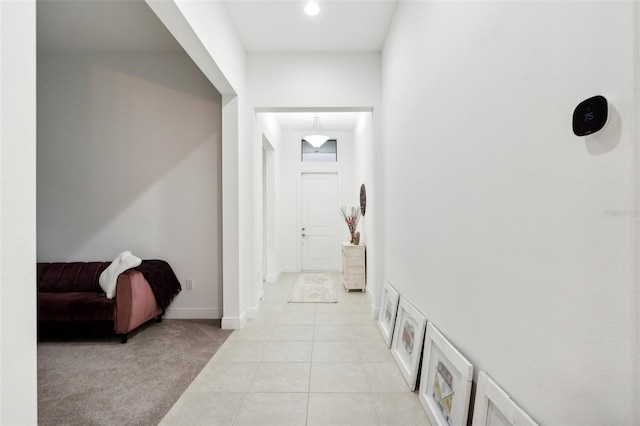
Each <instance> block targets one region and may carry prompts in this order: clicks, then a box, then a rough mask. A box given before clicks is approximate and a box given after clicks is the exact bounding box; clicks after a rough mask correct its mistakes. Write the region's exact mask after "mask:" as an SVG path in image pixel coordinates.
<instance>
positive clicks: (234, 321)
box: [220, 311, 247, 330]
mask: <svg viewBox="0 0 640 426" xmlns="http://www.w3.org/2000/svg"><path fill="white" fill-rule="evenodd" d="M246 323H247V311H244V312H243V313H242V314H241V315H240V316H239V317H222V322H221V324H220V328H222V329H223V330H240V329H241V328H242V327H244V326H245V324H246Z"/></svg>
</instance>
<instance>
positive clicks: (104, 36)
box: [0, 0, 398, 131]
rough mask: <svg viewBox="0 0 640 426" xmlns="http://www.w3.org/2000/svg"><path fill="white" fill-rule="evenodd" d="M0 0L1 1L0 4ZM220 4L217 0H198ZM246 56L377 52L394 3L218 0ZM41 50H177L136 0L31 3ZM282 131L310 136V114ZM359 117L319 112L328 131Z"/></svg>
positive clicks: (290, 119)
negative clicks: (310, 5) (310, 11)
mask: <svg viewBox="0 0 640 426" xmlns="http://www.w3.org/2000/svg"><path fill="white" fill-rule="evenodd" d="M0 1H2V0H0ZM203 1H221V0H203ZM223 1H224V2H225V4H226V6H227V9H228V11H229V14H230V16H231V19H232V21H233V23H234V25H235V26H236V28H237V30H238V34H239V37H240V39H241V40H242V42H243V44H244V46H245V50H246V51H247V52H262V53H268V52H278V53H283V52H289V53H315V52H323V53H326V52H379V51H380V50H381V49H382V45H383V43H384V40H385V37H386V35H387V31H388V28H389V25H390V22H391V20H392V18H393V15H394V13H395V9H396V5H397V2H398V0H318V2H319V5H320V13H319V14H318V15H316V16H315V17H310V16H307V15H306V14H305V13H304V6H305V4H306V0H223ZM36 4H37V25H38V27H37V43H38V51H39V52H40V53H142V52H144V53H154V52H162V53H175V52H183V50H182V47H181V46H180V45H179V43H178V42H177V41H176V40H175V39H174V38H173V36H172V35H171V33H170V32H169V31H168V30H167V29H166V28H165V26H164V25H163V24H162V23H161V22H160V20H159V19H158V17H157V16H156V15H155V14H154V13H153V11H151V9H150V8H149V6H147V4H146V3H145V2H144V1H142V0H37V3H36ZM275 114H276V118H277V120H278V122H279V124H280V127H281V128H282V130H283V131H289V130H291V131H295V130H298V131H311V129H312V124H313V116H314V113H313V112H296V113H283V112H279V113H275ZM358 115H359V113H354V112H333V113H329V112H320V113H319V116H320V123H321V125H322V128H323V130H327V131H331V130H333V131H352V130H353V129H354V127H355V124H356V121H357V118H358Z"/></svg>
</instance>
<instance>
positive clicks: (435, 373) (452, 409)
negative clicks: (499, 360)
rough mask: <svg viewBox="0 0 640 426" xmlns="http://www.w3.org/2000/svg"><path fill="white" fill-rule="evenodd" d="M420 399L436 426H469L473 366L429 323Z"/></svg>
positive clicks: (419, 393)
mask: <svg viewBox="0 0 640 426" xmlns="http://www.w3.org/2000/svg"><path fill="white" fill-rule="evenodd" d="M421 374H422V379H421V382H420V391H419V392H418V398H419V399H420V403H421V404H422V407H423V408H424V410H425V411H426V413H427V417H429V421H430V422H431V424H432V425H434V426H436V425H439V426H454V425H456V426H457V425H466V424H467V415H468V412H469V400H470V398H471V382H472V380H473V366H472V365H471V363H470V362H469V361H467V359H466V358H465V357H463V356H462V354H460V352H458V350H456V348H454V347H453V345H452V344H451V343H449V341H448V340H447V339H446V338H445V337H444V336H443V335H442V334H441V333H440V332H439V331H438V330H437V329H436V328H435V327H434V326H433V324H431V323H429V324H428V325H427V333H426V337H425V344H424V357H423V359H422V372H421Z"/></svg>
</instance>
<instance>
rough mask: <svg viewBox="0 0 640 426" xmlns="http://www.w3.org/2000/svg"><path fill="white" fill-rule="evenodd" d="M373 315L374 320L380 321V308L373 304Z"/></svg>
mask: <svg viewBox="0 0 640 426" xmlns="http://www.w3.org/2000/svg"><path fill="white" fill-rule="evenodd" d="M371 314H372V315H373V319H374V320H378V318H379V317H380V308H379V307H377V306H376V305H374V304H373V303H372V304H371Z"/></svg>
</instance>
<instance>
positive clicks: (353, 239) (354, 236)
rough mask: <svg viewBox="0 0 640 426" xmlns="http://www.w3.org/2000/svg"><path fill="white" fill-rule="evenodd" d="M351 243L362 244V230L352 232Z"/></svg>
mask: <svg viewBox="0 0 640 426" xmlns="http://www.w3.org/2000/svg"><path fill="white" fill-rule="evenodd" d="M351 244H353V245H354V246H357V245H358V244H360V232H355V233H353V234H351Z"/></svg>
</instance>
